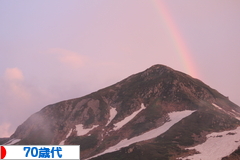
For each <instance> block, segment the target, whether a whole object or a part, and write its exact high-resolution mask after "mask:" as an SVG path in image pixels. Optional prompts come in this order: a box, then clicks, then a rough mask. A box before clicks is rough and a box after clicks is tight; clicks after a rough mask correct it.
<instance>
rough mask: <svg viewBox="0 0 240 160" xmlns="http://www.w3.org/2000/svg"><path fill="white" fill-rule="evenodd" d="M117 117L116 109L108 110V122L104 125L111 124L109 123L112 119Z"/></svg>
mask: <svg viewBox="0 0 240 160" xmlns="http://www.w3.org/2000/svg"><path fill="white" fill-rule="evenodd" d="M116 115H117V110H116V108H111V109H110V117H109V120H108V123H107V124H106V126H107V125H108V124H109V123H111V121H112V120H113V118H114V117H115V116H116Z"/></svg>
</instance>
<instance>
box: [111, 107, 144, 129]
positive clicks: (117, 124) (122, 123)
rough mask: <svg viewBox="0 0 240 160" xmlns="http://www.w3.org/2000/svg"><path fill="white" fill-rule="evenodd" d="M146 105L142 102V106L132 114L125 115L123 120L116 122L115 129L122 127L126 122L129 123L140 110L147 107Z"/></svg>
mask: <svg viewBox="0 0 240 160" xmlns="http://www.w3.org/2000/svg"><path fill="white" fill-rule="evenodd" d="M145 108H146V107H145V106H144V104H143V103H142V104H141V108H140V109H139V110H137V111H135V112H133V113H132V114H131V115H130V116H128V117H125V118H124V119H123V120H122V121H120V122H118V123H116V124H114V126H115V127H114V130H118V129H120V128H122V126H124V125H125V124H127V123H128V122H129V121H131V120H132V119H133V118H134V117H135V116H136V115H137V114H138V113H139V112H141V111H142V110H143V109H145Z"/></svg>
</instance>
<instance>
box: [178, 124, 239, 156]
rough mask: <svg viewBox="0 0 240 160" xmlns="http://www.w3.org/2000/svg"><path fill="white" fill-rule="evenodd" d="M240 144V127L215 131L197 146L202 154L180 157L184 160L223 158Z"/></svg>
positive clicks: (196, 148)
mask: <svg viewBox="0 0 240 160" xmlns="http://www.w3.org/2000/svg"><path fill="white" fill-rule="evenodd" d="M239 145H240V127H238V128H237V129H235V130H230V131H223V132H214V133H211V134H208V135H207V140H206V142H204V143H202V144H200V145H197V146H195V147H191V148H187V149H195V150H197V151H199V152H200V154H194V155H192V156H188V157H184V158H180V159H182V160H187V159H189V160H200V159H204V160H221V159H222V158H223V157H225V156H228V155H230V154H231V153H232V152H234V151H235V150H236V149H237V148H238V146H239Z"/></svg>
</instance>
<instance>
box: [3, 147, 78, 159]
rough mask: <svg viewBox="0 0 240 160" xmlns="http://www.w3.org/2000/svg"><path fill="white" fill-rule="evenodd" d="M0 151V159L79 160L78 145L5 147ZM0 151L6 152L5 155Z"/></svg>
mask: <svg viewBox="0 0 240 160" xmlns="http://www.w3.org/2000/svg"><path fill="white" fill-rule="evenodd" d="M0 150H1V151H0V153H1V155H0V159H1V158H2V159H25V160H26V159H29V160H30V159H44V160H46V159H49V160H50V159H62V160H80V146H78V145H7V146H2V147H1V149H0ZM2 150H5V151H6V154H5V155H3V154H4V152H2Z"/></svg>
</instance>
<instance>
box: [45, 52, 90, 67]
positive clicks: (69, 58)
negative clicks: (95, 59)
mask: <svg viewBox="0 0 240 160" xmlns="http://www.w3.org/2000/svg"><path fill="white" fill-rule="evenodd" d="M48 52H49V53H53V54H57V56H58V60H59V61H60V62H61V63H63V64H65V65H67V66H70V67H72V68H81V67H83V66H84V64H85V63H86V60H87V58H86V57H85V56H82V55H80V54H78V53H76V52H72V51H69V50H66V49H61V48H52V49H49V50H48Z"/></svg>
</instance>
